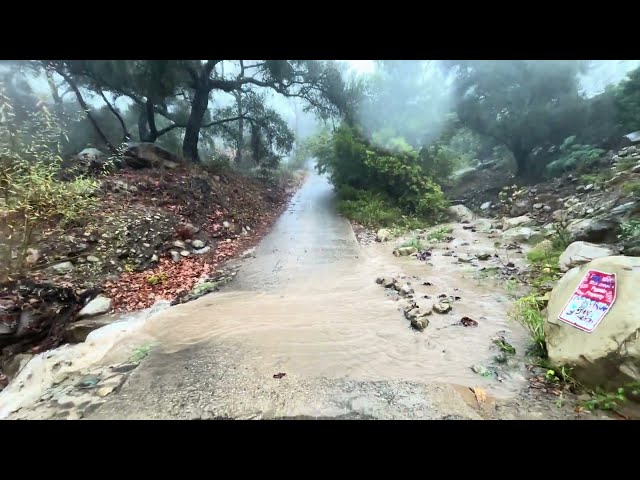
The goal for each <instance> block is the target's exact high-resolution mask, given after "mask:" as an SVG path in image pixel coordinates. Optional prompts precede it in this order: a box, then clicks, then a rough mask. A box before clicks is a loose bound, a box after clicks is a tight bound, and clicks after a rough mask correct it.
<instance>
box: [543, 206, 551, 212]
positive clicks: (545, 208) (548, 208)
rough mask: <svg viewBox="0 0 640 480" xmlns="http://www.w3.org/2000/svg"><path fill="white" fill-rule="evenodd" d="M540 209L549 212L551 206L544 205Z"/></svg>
mask: <svg viewBox="0 0 640 480" xmlns="http://www.w3.org/2000/svg"><path fill="white" fill-rule="evenodd" d="M542 211H543V212H550V211H551V207H550V206H549V205H545V206H544V207H542Z"/></svg>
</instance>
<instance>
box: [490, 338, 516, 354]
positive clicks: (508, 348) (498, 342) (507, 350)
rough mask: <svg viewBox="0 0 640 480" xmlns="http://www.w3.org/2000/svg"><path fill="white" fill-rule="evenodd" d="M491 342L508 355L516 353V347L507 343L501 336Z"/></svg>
mask: <svg viewBox="0 0 640 480" xmlns="http://www.w3.org/2000/svg"><path fill="white" fill-rule="evenodd" d="M493 343H495V344H496V345H497V346H498V348H500V350H502V351H503V352H505V353H508V354H510V355H515V354H516V349H515V348H514V347H513V345H511V344H510V343H508V342H507V341H506V340H504V339H503V338H496V339H495V340H494V341H493Z"/></svg>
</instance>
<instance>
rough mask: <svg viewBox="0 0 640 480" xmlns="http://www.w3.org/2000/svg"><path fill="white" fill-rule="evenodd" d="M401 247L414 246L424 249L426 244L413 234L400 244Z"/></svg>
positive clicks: (419, 249)
mask: <svg viewBox="0 0 640 480" xmlns="http://www.w3.org/2000/svg"><path fill="white" fill-rule="evenodd" d="M400 247H413V248H415V249H416V250H418V251H421V250H424V245H423V244H422V242H421V241H420V239H419V238H418V237H416V236H413V237H412V238H410V239H409V240H406V241H405V242H404V243H403V244H402V245H400Z"/></svg>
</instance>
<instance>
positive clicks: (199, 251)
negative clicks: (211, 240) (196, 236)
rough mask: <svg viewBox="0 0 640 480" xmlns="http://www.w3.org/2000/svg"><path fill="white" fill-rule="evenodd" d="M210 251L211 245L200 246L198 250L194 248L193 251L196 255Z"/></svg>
mask: <svg viewBox="0 0 640 480" xmlns="http://www.w3.org/2000/svg"><path fill="white" fill-rule="evenodd" d="M209 251H211V247H210V246H206V247H204V248H201V249H199V250H194V251H193V253H195V254H196V255H203V254H205V253H207V252H209Z"/></svg>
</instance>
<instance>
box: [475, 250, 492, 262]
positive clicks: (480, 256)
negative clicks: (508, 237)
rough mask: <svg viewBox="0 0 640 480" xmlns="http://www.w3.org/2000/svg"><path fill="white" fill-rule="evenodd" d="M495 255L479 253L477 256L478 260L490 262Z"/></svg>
mask: <svg viewBox="0 0 640 480" xmlns="http://www.w3.org/2000/svg"><path fill="white" fill-rule="evenodd" d="M492 255H493V254H491V253H489V252H483V253H478V254H476V258H477V259H478V260H489V259H490V258H491V257H492Z"/></svg>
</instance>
